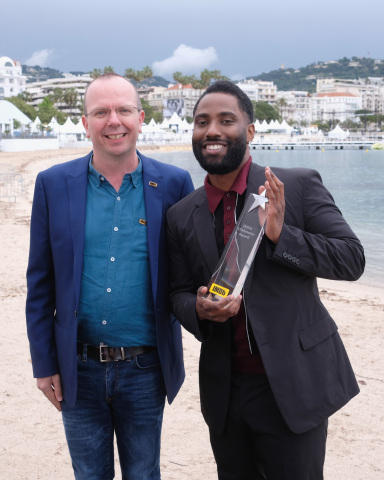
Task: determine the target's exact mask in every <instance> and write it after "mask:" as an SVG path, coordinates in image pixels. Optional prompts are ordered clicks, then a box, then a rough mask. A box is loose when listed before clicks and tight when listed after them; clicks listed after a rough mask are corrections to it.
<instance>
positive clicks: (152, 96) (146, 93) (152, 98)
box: [137, 86, 166, 111]
mask: <svg viewBox="0 0 384 480" xmlns="http://www.w3.org/2000/svg"><path fill="white" fill-rule="evenodd" d="M165 90H166V88H165V87H155V86H149V87H140V88H138V90H137V91H138V94H139V97H140V98H142V99H144V100H145V101H147V102H148V103H149V105H151V107H153V108H154V109H155V110H159V111H162V110H163V100H164V91H165Z"/></svg>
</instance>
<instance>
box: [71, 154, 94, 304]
mask: <svg viewBox="0 0 384 480" xmlns="http://www.w3.org/2000/svg"><path fill="white" fill-rule="evenodd" d="M89 158H90V157H89V156H87V157H85V159H84V161H83V162H82V163H81V164H80V166H79V168H78V169H77V171H74V172H71V174H70V176H68V177H67V185H68V201H69V218H70V228H71V236H72V243H73V255H74V259H73V266H74V284H75V293H76V304H78V302H79V296H80V286H81V271H82V268H83V255H84V229H85V212H86V205H87V180H88V163H89ZM82 160H83V159H82Z"/></svg>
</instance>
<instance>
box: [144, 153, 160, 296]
mask: <svg viewBox="0 0 384 480" xmlns="http://www.w3.org/2000/svg"><path fill="white" fill-rule="evenodd" d="M140 158H141V160H142V162H143V188H144V202H145V212H146V216H147V239H148V252H149V266H150V270H151V282H152V293H153V298H154V301H155V299H156V297H157V282H158V275H159V261H163V260H164V259H159V244H160V234H161V223H162V218H163V196H164V179H163V176H162V175H160V174H159V172H158V171H157V170H156V169H155V168H153V164H152V163H151V162H150V159H148V158H146V157H144V156H143V155H141V157H140Z"/></svg>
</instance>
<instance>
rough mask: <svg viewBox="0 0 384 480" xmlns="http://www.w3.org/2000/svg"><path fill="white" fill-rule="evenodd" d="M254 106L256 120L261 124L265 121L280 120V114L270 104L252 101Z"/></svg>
mask: <svg viewBox="0 0 384 480" xmlns="http://www.w3.org/2000/svg"><path fill="white" fill-rule="evenodd" d="M252 104H253V112H254V115H255V118H256V119H257V120H259V122H262V121H263V120H266V121H267V122H270V121H271V120H278V119H279V112H278V111H277V110H276V109H275V108H273V106H272V105H270V104H269V103H267V102H255V101H254V100H252Z"/></svg>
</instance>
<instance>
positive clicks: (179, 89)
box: [163, 83, 204, 118]
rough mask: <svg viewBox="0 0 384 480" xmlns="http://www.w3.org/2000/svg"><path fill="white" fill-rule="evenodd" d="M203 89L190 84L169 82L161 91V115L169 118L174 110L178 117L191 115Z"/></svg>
mask: <svg viewBox="0 0 384 480" xmlns="http://www.w3.org/2000/svg"><path fill="white" fill-rule="evenodd" d="M203 92H204V89H198V88H193V87H192V85H191V84H188V85H182V84H181V83H178V84H176V85H173V84H170V85H169V87H168V88H167V89H165V90H164V92H163V117H164V118H170V117H172V115H173V114H174V113H175V112H176V113H177V114H178V115H179V117H180V118H185V117H190V118H192V117H193V109H194V108H195V105H196V103H197V100H198V99H199V97H200V95H201V94H202V93H203Z"/></svg>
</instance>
